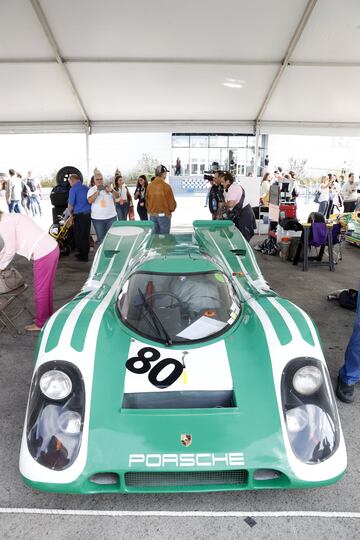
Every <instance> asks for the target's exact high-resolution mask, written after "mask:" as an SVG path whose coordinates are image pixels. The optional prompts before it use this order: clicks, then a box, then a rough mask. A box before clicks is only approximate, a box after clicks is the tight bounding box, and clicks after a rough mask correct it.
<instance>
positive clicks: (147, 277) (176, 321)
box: [118, 272, 240, 345]
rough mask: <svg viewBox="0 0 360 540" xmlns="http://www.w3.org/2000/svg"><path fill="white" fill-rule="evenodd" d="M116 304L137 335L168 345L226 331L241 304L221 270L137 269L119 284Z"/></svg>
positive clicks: (202, 339) (207, 337) (127, 323)
mask: <svg viewBox="0 0 360 540" xmlns="http://www.w3.org/2000/svg"><path fill="white" fill-rule="evenodd" d="M118 309H119V313H120V317H121V320H122V321H123V322H124V323H125V324H126V325H127V326H129V327H130V328H131V329H133V330H135V331H136V332H137V333H138V334H140V335H142V336H145V337H148V338H150V339H154V340H156V341H161V342H164V343H165V344H167V345H171V344H172V343H184V342H189V341H199V340H201V341H204V340H206V339H210V338H211V337H214V336H215V335H218V334H221V333H223V332H225V331H226V330H227V329H228V328H229V326H231V325H232V324H233V323H234V322H235V321H236V320H237V319H238V317H239V313H240V303H239V301H238V299H237V297H236V294H235V291H234V289H233V287H232V285H231V283H230V281H229V280H228V279H227V277H226V276H225V275H224V274H222V273H221V272H207V273H201V274H200V273H199V274H164V273H162V274H160V273H144V272H138V273H135V274H133V275H132V276H131V277H130V278H129V280H128V281H127V282H126V283H125V284H124V286H123V288H122V290H121V292H120V295H119V299H118Z"/></svg>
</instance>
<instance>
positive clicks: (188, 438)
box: [181, 433, 192, 446]
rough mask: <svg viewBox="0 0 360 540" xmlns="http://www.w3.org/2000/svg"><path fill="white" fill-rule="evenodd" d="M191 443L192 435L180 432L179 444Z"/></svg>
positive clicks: (186, 444)
mask: <svg viewBox="0 0 360 540" xmlns="http://www.w3.org/2000/svg"><path fill="white" fill-rule="evenodd" d="M191 443H192V436H191V435H189V434H187V433H182V434H181V444H182V445H183V446H190V444H191Z"/></svg>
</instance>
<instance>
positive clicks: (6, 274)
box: [0, 266, 25, 294]
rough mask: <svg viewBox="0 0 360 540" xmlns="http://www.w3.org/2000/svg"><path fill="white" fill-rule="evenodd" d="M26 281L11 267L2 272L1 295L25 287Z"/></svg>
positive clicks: (0, 280)
mask: <svg viewBox="0 0 360 540" xmlns="http://www.w3.org/2000/svg"><path fill="white" fill-rule="evenodd" d="M24 283H25V279H24V278H23V276H22V275H21V274H20V272H19V271H18V270H16V268H14V267H13V266H11V267H10V268H5V270H2V271H1V272H0V294H5V293H8V292H10V291H13V290H14V289H18V288H19V287H21V285H24Z"/></svg>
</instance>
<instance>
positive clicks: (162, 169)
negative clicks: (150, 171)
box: [155, 165, 170, 176]
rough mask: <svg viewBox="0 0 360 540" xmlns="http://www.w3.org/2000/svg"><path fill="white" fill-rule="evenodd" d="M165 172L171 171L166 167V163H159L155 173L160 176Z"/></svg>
mask: <svg viewBox="0 0 360 540" xmlns="http://www.w3.org/2000/svg"><path fill="white" fill-rule="evenodd" d="M164 172H170V171H169V170H168V169H167V168H166V167H165V165H158V166H157V167H156V169H155V175H156V176H160V174H162V173H164Z"/></svg>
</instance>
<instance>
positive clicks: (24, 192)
mask: <svg viewBox="0 0 360 540" xmlns="http://www.w3.org/2000/svg"><path fill="white" fill-rule="evenodd" d="M17 176H18V178H20V182H21V206H22V208H23V209H24V213H25V214H26V215H27V216H28V215H29V213H30V190H29V188H28V185H27V183H26V180H24V179H23V177H22V176H21V174H20V173H17Z"/></svg>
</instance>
